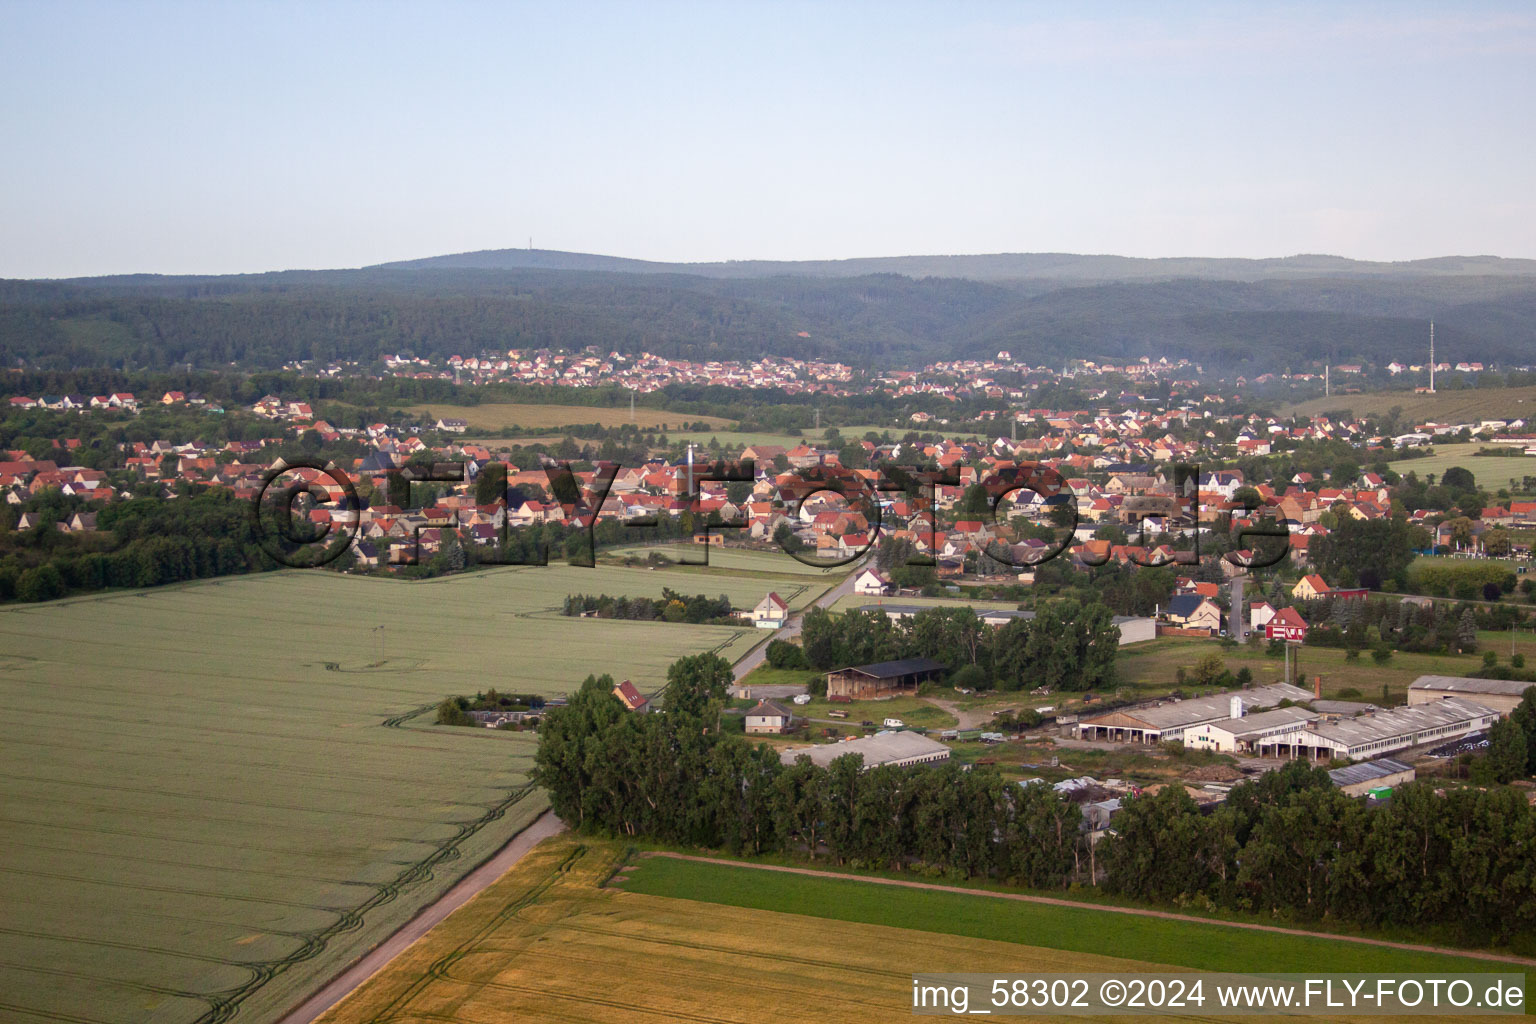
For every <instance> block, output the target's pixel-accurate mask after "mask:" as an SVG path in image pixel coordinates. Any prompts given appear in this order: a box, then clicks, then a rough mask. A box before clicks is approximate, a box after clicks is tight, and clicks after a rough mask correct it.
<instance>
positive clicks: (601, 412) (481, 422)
mask: <svg viewBox="0 0 1536 1024" xmlns="http://www.w3.org/2000/svg"><path fill="white" fill-rule="evenodd" d="M408 411H409V412H411V413H413V414H415V415H417V416H429V415H430V416H431V417H432V418H433V419H434V420H435V419H437V418H439V417H446V418H448V419H460V420H465V421H467V422H468V423H469V428H470V430H471V431H474V430H503V429H506V428H508V427H525V428H543V427H563V426H567V425H568V424H573V423H598V424H601V425H602V426H605V427H620V426H623V425H624V424H626V423H634V424H635V425H636V426H639V427H644V428H646V429H651V428H653V427H654V428H658V429H660V428H666V429H671V430H680V429H682V427H683V426H684V425H685V424H690V423H697V422H699V421H703V422H705V423H708V424H709V425H710V426H711V427H719V428H722V429H723V428H725V427H729V426H730V425H731V421H730V420H728V419H724V418H723V417H720V416H697V415H693V414H690V413H681V412H665V411H663V410H661V409H646V408H641V407H638V406H637V407H636V408H635V418H634V419H633V420H631V419H630V418H629V407H628V406H624V407H622V408H617V409H608V408H604V407H601V406H595V405H521V404H516V403H511V402H503V403H492V404H486V405H416V406H411V407H410V408H409V410H408Z"/></svg>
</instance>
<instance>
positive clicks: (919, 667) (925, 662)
mask: <svg viewBox="0 0 1536 1024" xmlns="http://www.w3.org/2000/svg"><path fill="white" fill-rule="evenodd" d="M944 672H945V666H944V663H943V662H942V661H934V660H933V659H932V658H903V659H902V660H900V661H881V662H876V663H875V664H872V665H853V666H850V667H848V668H843V669H838V670H837V671H835V672H828V673H827V696H828V697H849V698H852V699H854V700H871V699H876V698H880V697H895V696H897V695H899V694H904V693H916V692H917V688H918V686H920V685H921V684H923V683H926V682H927V681H928V680H930V679H937V678H939V677H940V676H942V675H943V674H944Z"/></svg>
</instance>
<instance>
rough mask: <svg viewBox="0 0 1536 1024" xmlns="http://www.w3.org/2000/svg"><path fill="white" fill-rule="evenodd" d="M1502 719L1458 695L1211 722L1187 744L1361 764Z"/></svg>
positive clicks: (1193, 732) (1188, 737)
mask: <svg viewBox="0 0 1536 1024" xmlns="http://www.w3.org/2000/svg"><path fill="white" fill-rule="evenodd" d="M1498 719H1499V713H1498V712H1497V711H1494V710H1493V709H1492V708H1489V707H1486V706H1484V705H1482V704H1478V703H1475V702H1473V701H1469V700H1463V699H1461V698H1459V697H1449V698H1445V699H1443V700H1438V701H1435V702H1434V703H1430V704H1414V705H1409V706H1407V707H1400V708H1388V709H1386V710H1378V709H1376V708H1370V709H1369V710H1367V711H1365V712H1363V713H1361V714H1356V715H1350V716H1344V715H1328V714H1324V713H1322V712H1320V711H1309V710H1307V709H1306V708H1300V707H1292V708H1279V709H1276V710H1274V711H1265V712H1263V713H1261V714H1257V715H1246V716H1239V715H1234V716H1233V717H1231V718H1229V719H1227V720H1226V721H1222V722H1211V723H1207V724H1204V725H1201V726H1198V727H1196V728H1195V729H1192V730H1190V732H1189V733H1188V734H1187V735H1186V739H1185V742H1186V743H1188V744H1189V745H1190V746H1193V747H1196V748H1198V749H1202V750H1220V751H1225V752H1228V753H1236V754H1247V755H1249V756H1252V757H1280V758H1297V757H1305V758H1310V759H1311V760H1314V761H1333V760H1340V759H1343V758H1349V759H1351V760H1358V759H1360V758H1375V757H1380V756H1381V755H1383V754H1386V753H1390V752H1392V751H1396V750H1407V749H1409V748H1411V747H1417V746H1422V745H1424V744H1428V743H1440V742H1443V741H1445V740H1452V739H1457V738H1460V737H1462V736H1465V735H1467V734H1469V733H1473V732H1478V731H1479V730H1482V729H1486V728H1487V727H1488V726H1490V725H1492V724H1493V723H1494V722H1496V721H1498Z"/></svg>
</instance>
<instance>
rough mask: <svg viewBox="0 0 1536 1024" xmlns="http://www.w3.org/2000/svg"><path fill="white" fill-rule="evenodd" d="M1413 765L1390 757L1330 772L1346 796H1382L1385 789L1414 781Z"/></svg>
mask: <svg viewBox="0 0 1536 1024" xmlns="http://www.w3.org/2000/svg"><path fill="white" fill-rule="evenodd" d="M1416 774H1417V773H1416V772H1414V770H1413V766H1412V765H1407V764H1404V763H1403V762H1401V761H1394V760H1393V759H1392V758H1390V757H1383V758H1378V759H1377V760H1375V761H1365V762H1363V763H1361V764H1351V765H1345V766H1344V767H1343V768H1334V769H1332V770H1331V771H1329V772H1328V777H1329V778H1330V779H1332V780H1333V784H1334V785H1335V786H1338V787H1339V789H1341V790H1343V791H1344V795H1345V796H1369V795H1371V794H1373V793H1374V794H1375V795H1377V796H1381V795H1382V792H1383V791H1384V790H1390V789H1392V788H1394V787H1396V786H1401V785H1402V784H1403V783H1405V782H1412V781H1413V780H1414V778H1415V776H1416Z"/></svg>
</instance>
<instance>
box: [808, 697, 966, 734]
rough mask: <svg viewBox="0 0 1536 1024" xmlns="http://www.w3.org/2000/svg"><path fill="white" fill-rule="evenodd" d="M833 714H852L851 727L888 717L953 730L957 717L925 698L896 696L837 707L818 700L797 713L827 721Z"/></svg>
mask: <svg viewBox="0 0 1536 1024" xmlns="http://www.w3.org/2000/svg"><path fill="white" fill-rule="evenodd" d="M829 711H846V712H848V724H850V725H858V724H859V723H860V722H862V721H865V720H868V721H871V722H874V723H875V725H877V726H878V725H880V723H881V722H883V721H884V720H885V719H887V718H899V719H901V721H902V723H903V724H904V725H909V726H912V727H913V728H917V729H952V728H954V727H955V716H954V715H951V714H950V713H949V712H948V711H945V710H944V709H943V708H936V707H934V706H933V705H932V704H929V703H928V702H927V701H925V700H923V699H922V698H921V697H892V698H890V699H889V700H856V701H852V702H850V703H847V704H834V703H832V702H830V701H828V700H827V699H826V698H824V697H816V698H814V699H812V701H811V702H810V703H809V704H805V705H803V706H799V707H796V708H795V713H796V714H798V715H804V716H805V717H807V718H826V717H827V712H829Z"/></svg>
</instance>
